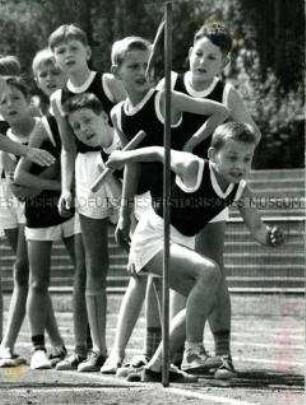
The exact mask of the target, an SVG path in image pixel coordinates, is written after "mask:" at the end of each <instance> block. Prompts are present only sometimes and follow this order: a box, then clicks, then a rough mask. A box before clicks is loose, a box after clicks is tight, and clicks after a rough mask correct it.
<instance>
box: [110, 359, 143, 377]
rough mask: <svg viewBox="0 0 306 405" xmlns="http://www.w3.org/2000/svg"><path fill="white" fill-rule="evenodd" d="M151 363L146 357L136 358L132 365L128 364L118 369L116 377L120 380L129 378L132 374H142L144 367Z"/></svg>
mask: <svg viewBox="0 0 306 405" xmlns="http://www.w3.org/2000/svg"><path fill="white" fill-rule="evenodd" d="M148 362H149V359H148V357H147V356H145V355H143V354H142V355H137V356H134V357H133V358H132V360H131V362H130V363H126V364H125V365H124V367H120V368H118V369H117V372H116V377H118V378H128V376H129V375H130V374H135V373H136V374H138V373H140V372H141V371H142V370H143V368H144V366H146V365H147V364H148Z"/></svg>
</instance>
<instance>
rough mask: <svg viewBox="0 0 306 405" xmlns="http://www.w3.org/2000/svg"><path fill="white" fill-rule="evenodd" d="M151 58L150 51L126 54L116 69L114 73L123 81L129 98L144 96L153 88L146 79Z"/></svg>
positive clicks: (134, 51) (135, 51) (136, 51)
mask: <svg viewBox="0 0 306 405" xmlns="http://www.w3.org/2000/svg"><path fill="white" fill-rule="evenodd" d="M149 57H150V51H149V50H148V51H141V50H133V51H130V52H128V53H127V54H126V56H125V58H124V60H123V62H122V63H121V64H120V65H119V66H116V67H115V72H114V73H115V74H116V76H117V77H118V79H120V80H121V81H122V83H123V85H124V87H125V89H126V91H127V93H128V95H129V96H133V95H142V94H144V93H146V92H147V91H148V90H149V89H150V88H151V87H152V84H151V83H150V82H149V81H148V80H147V78H146V69H147V67H148V61H149Z"/></svg>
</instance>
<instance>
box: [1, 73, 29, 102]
mask: <svg viewBox="0 0 306 405" xmlns="http://www.w3.org/2000/svg"><path fill="white" fill-rule="evenodd" d="M3 79H4V81H5V83H6V85H7V86H12V87H15V88H16V89H17V90H19V91H20V92H21V93H22V94H23V95H24V96H25V98H28V97H29V93H30V90H29V87H28V85H27V83H26V82H25V80H24V78H23V77H21V76H3Z"/></svg>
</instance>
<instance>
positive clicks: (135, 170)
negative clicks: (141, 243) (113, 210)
mask: <svg viewBox="0 0 306 405" xmlns="http://www.w3.org/2000/svg"><path fill="white" fill-rule="evenodd" d="M139 174H140V167H139V165H138V164H128V165H126V167H125V170H124V177H123V185H122V196H121V206H120V215H119V220H118V223H117V227H116V231H115V238H116V241H117V243H118V244H119V245H120V246H122V247H124V248H125V249H126V250H129V246H130V227H131V213H132V211H133V209H134V197H135V195H136V193H137V188H138V181H139Z"/></svg>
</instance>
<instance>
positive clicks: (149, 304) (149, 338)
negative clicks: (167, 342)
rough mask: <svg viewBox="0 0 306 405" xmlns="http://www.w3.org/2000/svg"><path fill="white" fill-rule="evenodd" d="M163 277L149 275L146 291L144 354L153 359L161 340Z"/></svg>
mask: <svg viewBox="0 0 306 405" xmlns="http://www.w3.org/2000/svg"><path fill="white" fill-rule="evenodd" d="M161 303H162V279H161V278H156V277H154V278H153V277H152V276H149V278H148V283H147V291H146V308H145V318H146V337H145V347H144V354H145V356H146V358H148V359H151V357H152V356H153V354H154V353H155V351H156V349H157V348H158V346H159V343H160V341H161V335H162V331H161Z"/></svg>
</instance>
